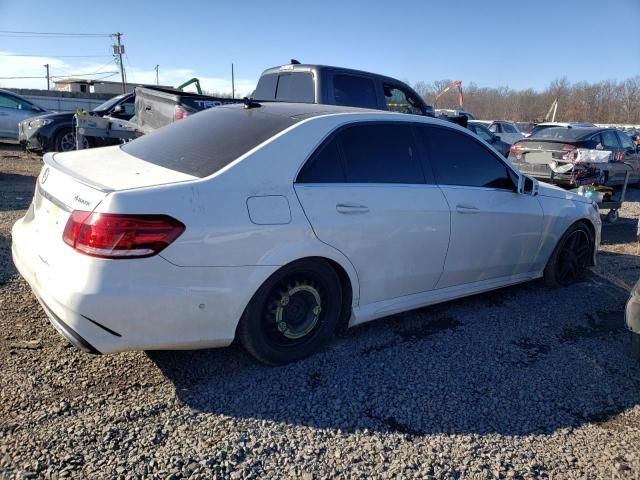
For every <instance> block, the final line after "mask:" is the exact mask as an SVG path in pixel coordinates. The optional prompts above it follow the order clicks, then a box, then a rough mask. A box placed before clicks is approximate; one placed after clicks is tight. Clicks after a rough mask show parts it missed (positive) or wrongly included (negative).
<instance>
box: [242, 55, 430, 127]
mask: <svg viewBox="0 0 640 480" xmlns="http://www.w3.org/2000/svg"><path fill="white" fill-rule="evenodd" d="M252 98H253V99H254V100H256V101H278V102H303V103H322V104H325V105H342V106H348V107H360V108H374V109H376V110H389V111H392V112H399V113H411V114H414V115H428V116H434V111H433V107H431V106H430V105H428V104H427V103H426V102H425V101H424V99H423V98H422V97H421V96H420V95H418V94H417V93H416V92H415V91H414V90H413V89H412V88H411V87H410V86H409V85H407V84H405V83H403V82H401V81H400V80H396V79H395V78H391V77H386V76H384V75H379V74H377V73H370V72H363V71H360V70H352V69H350V68H343V67H330V66H326V65H307V64H300V63H299V62H297V61H296V60H292V61H291V63H290V64H288V65H282V66H279V67H273V68H268V69H267V70H265V71H264V72H263V73H262V75H261V76H260V80H258V85H257V86H256V89H255V91H254V92H253V95H252Z"/></svg>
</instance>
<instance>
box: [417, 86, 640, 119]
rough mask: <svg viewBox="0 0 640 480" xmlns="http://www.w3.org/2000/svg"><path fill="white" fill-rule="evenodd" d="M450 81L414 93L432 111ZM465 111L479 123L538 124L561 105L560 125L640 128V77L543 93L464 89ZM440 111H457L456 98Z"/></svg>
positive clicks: (451, 95)
mask: <svg viewBox="0 0 640 480" xmlns="http://www.w3.org/2000/svg"><path fill="white" fill-rule="evenodd" d="M450 83H451V80H438V81H435V82H432V83H426V82H418V83H416V84H415V85H414V89H415V90H416V91H417V92H418V93H419V94H420V95H422V96H423V98H424V99H425V100H426V101H427V103H429V104H430V105H434V98H435V96H436V94H437V93H438V92H440V91H441V90H442V89H443V88H445V87H446V86H447V85H449V84H450ZM463 89H464V110H466V111H469V112H472V113H473V114H474V115H475V117H476V118H480V119H491V120H498V119H500V120H511V121H516V122H540V121H542V120H543V119H544V117H545V115H546V113H547V112H548V110H549V107H550V106H551V104H552V103H553V101H554V100H555V99H556V98H557V99H558V108H557V112H556V121H558V122H569V121H573V122H593V123H618V124H634V125H638V124H640V75H638V76H635V77H632V78H629V79H627V80H623V81H617V80H604V81H601V82H597V83H587V82H577V83H570V82H569V80H568V79H567V78H566V77H562V78H559V79H556V80H554V81H552V82H551V84H550V85H549V86H548V87H547V88H546V89H545V90H543V91H541V92H538V91H535V90H533V89H526V90H514V89H512V88H509V87H498V88H492V87H479V86H477V85H476V84H475V83H469V84H464V83H463ZM437 108H459V107H458V105H457V92H456V91H454V90H451V91H449V92H447V93H446V94H445V95H443V96H442V97H441V98H440V99H439V100H438V105H437Z"/></svg>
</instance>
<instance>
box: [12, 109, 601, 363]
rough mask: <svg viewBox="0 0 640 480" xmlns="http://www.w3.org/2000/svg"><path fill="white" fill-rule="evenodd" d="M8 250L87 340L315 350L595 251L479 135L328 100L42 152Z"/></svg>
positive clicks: (584, 213)
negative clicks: (346, 330) (110, 143)
mask: <svg viewBox="0 0 640 480" xmlns="http://www.w3.org/2000/svg"><path fill="white" fill-rule="evenodd" d="M44 164H45V165H44V167H43V169H42V171H41V173H40V175H39V178H38V180H37V189H36V192H35V195H34V200H33V202H32V204H31V206H30V207H29V209H28V211H27V213H26V215H25V217H24V218H22V219H20V220H18V221H17V222H16V224H15V225H14V227H13V231H12V236H13V245H12V252H13V259H14V263H15V265H16V267H17V269H18V270H19V272H20V274H21V275H22V276H23V277H24V278H25V279H26V280H27V282H28V283H29V285H30V286H31V288H32V289H33V292H34V293H35V295H36V297H37V298H38V300H39V301H40V303H41V305H42V307H43V309H44V310H45V312H46V314H47V316H48V317H49V319H50V321H51V322H52V323H53V325H54V326H55V327H56V329H57V330H58V331H59V332H60V333H61V334H62V335H63V336H64V337H66V338H67V339H68V340H69V341H70V342H71V343H72V344H74V345H75V346H77V347H79V348H81V349H84V350H86V351H89V352H93V353H108V352H119V351H125V350H137V349H193V348H205V347H222V346H226V345H229V344H230V343H231V342H232V341H233V340H234V339H235V338H238V339H239V341H240V342H241V343H242V344H243V345H244V347H245V348H246V349H247V350H248V351H249V352H250V353H251V354H252V355H253V356H254V357H255V358H257V359H259V360H260V361H262V362H264V363H267V364H282V363H287V362H291V361H295V360H298V359H301V358H303V357H306V356H308V355H310V354H312V353H314V352H316V351H318V350H319V349H320V348H322V346H323V345H324V344H325V343H326V342H327V341H328V339H329V338H330V337H331V335H332V334H333V333H334V331H335V330H336V329H337V328H340V327H341V326H344V325H349V326H352V325H357V324H360V323H363V322H367V321H370V320H373V319H376V318H380V317H384V316H387V315H392V314H395V313H398V312H402V311H406V310H411V309H415V308H419V307H423V306H425V305H430V304H435V303H439V302H443V301H447V300H451V299H454V298H460V297H464V296H467V295H473V294H476V293H479V292H485V291H488V290H492V289H496V288H500V287H504V286H507V285H513V284H516V283H520V282H525V281H529V280H532V279H535V278H539V277H544V279H545V281H546V282H547V284H549V285H552V286H564V285H568V284H571V283H572V282H574V281H575V280H577V279H578V278H580V275H581V274H582V273H583V271H584V270H585V269H586V268H588V267H589V266H590V265H593V264H594V262H595V255H596V252H597V249H598V245H599V243H600V227H601V222H600V216H599V215H598V212H597V211H596V210H595V209H594V207H593V203H592V202H591V201H590V200H588V199H586V198H585V197H582V196H579V195H576V194H573V193H571V192H566V191H564V190H562V189H560V188H558V187H554V186H551V185H545V184H543V183H538V182H537V181H536V180H534V179H532V178H530V177H528V176H526V175H523V174H521V173H520V172H519V171H518V170H517V169H516V168H514V167H513V165H511V164H510V163H509V162H508V161H507V160H506V159H505V158H503V157H501V156H500V155H499V154H498V153H497V152H496V151H495V150H493V149H492V148H491V147H490V146H488V145H487V144H486V143H484V142H483V141H481V140H480V139H478V138H477V137H476V136H475V135H473V134H472V133H471V132H469V131H468V130H467V129H464V128H461V127H459V126H457V125H454V124H452V123H449V122H444V121H440V120H437V119H433V118H429V117H424V116H417V115H400V114H397V113H390V112H382V111H375V110H366V109H358V108H350V107H336V106H328V105H312V104H294V103H280V102H265V103H262V104H260V103H258V102H248V104H247V105H229V106H220V107H216V108H212V109H208V110H205V111H203V112H200V113H198V114H197V115H194V116H193V117H189V118H187V119H185V120H183V121H180V122H175V123H173V124H171V125H169V126H167V127H165V128H162V129H159V130H156V131H155V132H152V133H150V134H148V135H145V136H143V137H140V138H138V139H136V140H133V141H131V142H129V143H127V144H125V145H122V146H115V147H107V148H102V149H97V150H83V151H79V152H69V153H56V154H47V155H45V157H44Z"/></svg>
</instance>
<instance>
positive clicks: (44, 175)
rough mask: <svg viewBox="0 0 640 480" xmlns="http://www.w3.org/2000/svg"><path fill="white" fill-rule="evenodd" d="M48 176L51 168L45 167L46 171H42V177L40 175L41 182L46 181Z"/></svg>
mask: <svg viewBox="0 0 640 480" xmlns="http://www.w3.org/2000/svg"><path fill="white" fill-rule="evenodd" d="M47 178H49V169H48V168H45V169H44V172H42V177H40V183H41V184H43V183H44V182H46V181H47Z"/></svg>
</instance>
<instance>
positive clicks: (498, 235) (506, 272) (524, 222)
mask: <svg viewBox="0 0 640 480" xmlns="http://www.w3.org/2000/svg"><path fill="white" fill-rule="evenodd" d="M421 132H422V134H423V135H424V136H425V137H426V142H427V143H428V145H429V152H430V155H429V159H430V163H431V165H432V167H433V170H434V174H435V179H436V182H437V183H438V185H439V186H440V189H441V190H442V192H443V193H444V195H445V197H446V199H447V202H448V204H449V207H450V208H451V241H450V242H449V250H448V253H447V258H446V262H445V266H444V272H443V274H442V277H441V278H440V280H439V282H438V284H437V288H446V287H451V286H455V285H462V284H467V283H473V282H479V281H482V280H489V279H493V278H500V277H509V276H512V275H518V274H521V273H526V272H529V271H531V270H532V269H534V267H535V264H536V260H537V253H538V247H539V244H540V236H541V232H542V220H543V213H542V207H541V206H540V203H539V202H538V199H537V198H536V197H533V196H530V195H523V194H518V193H517V192H516V189H517V187H516V185H517V174H516V173H515V172H514V171H513V170H512V169H511V167H509V166H507V164H506V163H504V162H503V161H502V160H501V159H500V158H499V157H497V156H496V155H495V154H494V153H493V152H491V151H490V150H489V149H488V148H486V147H485V146H484V145H483V144H481V143H480V142H478V141H477V140H476V139H475V138H473V137H472V136H471V135H469V134H467V133H463V132H458V131H455V130H453V129H451V128H446V127H435V126H425V127H422V128H421Z"/></svg>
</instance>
